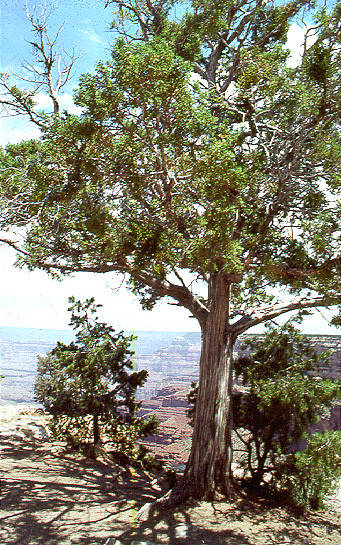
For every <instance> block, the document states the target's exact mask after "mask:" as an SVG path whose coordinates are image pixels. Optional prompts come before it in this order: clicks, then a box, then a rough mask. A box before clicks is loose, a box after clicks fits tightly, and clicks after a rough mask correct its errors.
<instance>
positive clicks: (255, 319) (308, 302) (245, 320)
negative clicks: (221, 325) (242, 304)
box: [231, 294, 341, 335]
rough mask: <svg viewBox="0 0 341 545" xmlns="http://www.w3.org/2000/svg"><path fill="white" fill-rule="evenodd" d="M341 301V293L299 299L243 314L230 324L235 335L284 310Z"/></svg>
mask: <svg viewBox="0 0 341 545" xmlns="http://www.w3.org/2000/svg"><path fill="white" fill-rule="evenodd" d="M340 303H341V294H340V295H333V296H331V295H323V296H320V297H315V298H314V299H305V298H304V299H299V300H298V301H295V302H292V303H289V304H288V305H281V306H277V307H274V308H272V309H264V310H260V311H259V312H256V313H254V315H253V316H252V315H247V316H243V317H242V318H240V320H238V321H237V322H235V323H234V324H232V325H231V329H232V330H233V333H234V334H235V335H240V334H241V333H244V332H245V331H247V330H248V329H250V328H251V327H254V326H256V325H258V324H262V323H264V322H267V321H269V320H273V319H274V318H277V317H278V316H281V315H282V314H285V313H286V312H291V311H294V310H303V309H306V308H316V307H326V306H334V305H339V304H340Z"/></svg>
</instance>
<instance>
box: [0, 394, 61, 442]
mask: <svg viewBox="0 0 341 545" xmlns="http://www.w3.org/2000/svg"><path fill="white" fill-rule="evenodd" d="M50 437H51V432H50V430H49V428H48V416H47V415H46V414H45V413H44V411H43V410H42V409H40V408H39V407H37V406H34V405H29V404H23V403H20V404H18V405H1V407H0V438H1V440H4V439H8V440H21V439H33V440H38V441H50Z"/></svg>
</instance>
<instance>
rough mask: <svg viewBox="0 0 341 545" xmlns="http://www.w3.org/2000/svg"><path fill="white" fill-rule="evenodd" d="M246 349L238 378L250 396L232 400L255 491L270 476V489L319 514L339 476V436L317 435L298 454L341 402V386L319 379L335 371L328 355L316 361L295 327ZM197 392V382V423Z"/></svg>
mask: <svg viewBox="0 0 341 545" xmlns="http://www.w3.org/2000/svg"><path fill="white" fill-rule="evenodd" d="M242 349H243V350H244V351H245V355H243V356H241V357H239V358H237V360H236V361H235V372H236V377H238V378H240V379H241V380H242V383H243V386H244V389H243V390H242V391H240V389H238V388H237V389H236V390H235V391H234V393H233V428H234V431H235V433H236V434H237V436H238V438H239V440H240V441H241V443H242V444H243V448H245V453H246V454H245V456H244V457H243V458H242V460H241V463H242V465H243V466H244V468H245V471H246V474H247V475H248V476H249V477H251V482H252V484H253V485H254V486H256V487H258V486H260V485H261V484H262V483H264V479H265V480H266V481H268V480H269V476H271V481H270V482H271V486H272V487H274V488H282V489H288V496H289V498H290V501H291V502H293V503H295V504H297V505H302V506H303V507H306V506H308V504H309V505H311V506H314V505H315V506H316V507H320V506H321V501H322V497H323V494H324V493H325V492H326V491H328V489H329V488H330V487H331V482H332V481H333V480H334V479H336V478H337V477H338V475H339V474H340V470H341V468H340V452H341V451H340V450H338V447H339V446H340V432H335V433H334V432H330V433H329V434H315V435H313V436H312V437H311V438H309V439H308V444H307V446H306V448H305V449H304V450H303V451H301V452H298V453H295V454H294V453H293V451H294V450H295V448H296V446H297V445H298V444H299V442H300V441H301V440H306V439H307V437H308V436H307V430H308V428H309V426H310V425H311V424H314V423H316V422H318V420H319V419H320V418H321V417H326V416H328V415H329V411H330V405H331V403H332V402H333V401H335V400H336V399H337V397H338V396H339V395H340V385H339V384H338V383H337V382H335V381H331V380H327V379H321V378H319V377H315V376H313V375H312V372H313V371H314V373H316V372H318V369H319V367H320V366H321V365H323V366H325V365H328V358H329V353H328V352H327V353H322V354H317V353H316V352H315V350H314V348H313V346H312V345H311V342H310V341H309V339H308V338H307V337H305V336H304V335H303V334H301V333H300V332H299V331H298V330H297V329H296V328H295V326H294V325H292V324H291V323H290V322H289V323H287V324H286V325H284V326H283V327H280V328H279V327H273V326H269V327H268V329H267V331H266V333H265V334H264V336H263V337H262V338H261V339H256V340H255V339H252V338H251V339H249V340H246V341H245V342H244V345H243V346H242ZM197 391H198V389H197V386H196V384H195V383H193V384H192V389H191V392H190V393H189V395H188V401H189V403H190V409H189V411H188V416H189V418H190V419H191V422H193V416H194V411H195V403H196V397H197ZM324 464H326V466H325V467H324ZM334 470H335V471H334ZM293 483H294V484H293Z"/></svg>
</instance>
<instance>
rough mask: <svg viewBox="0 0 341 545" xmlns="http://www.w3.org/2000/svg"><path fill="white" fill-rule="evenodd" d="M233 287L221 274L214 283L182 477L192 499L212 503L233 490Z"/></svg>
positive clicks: (204, 331) (203, 335)
mask: <svg viewBox="0 0 341 545" xmlns="http://www.w3.org/2000/svg"><path fill="white" fill-rule="evenodd" d="M229 289H230V286H229V284H228V283H227V282H226V277H225V276H224V274H223V273H218V274H217V275H216V276H215V278H214V279H213V281H212V300H211V311H210V313H209V316H208V319H207V322H206V326H205V328H204V329H203V331H202V352H201V359H200V381H199V390H198V398H197V403H196V411H195V418H194V429H193V439H192V448H191V453H190V456H189V460H188V463H187V466H186V469H185V473H184V476H183V481H184V484H185V483H186V486H188V487H189V488H190V495H191V496H193V497H198V498H206V499H212V498H213V497H214V496H215V494H216V492H220V493H223V494H226V495H228V494H229V493H230V490H231V462H232V446H231V430H232V405H231V399H232V397H231V391H232V366H233V362H232V350H233V342H234V339H233V338H232V335H231V334H230V333H229V330H228V311H229V305H228V299H229Z"/></svg>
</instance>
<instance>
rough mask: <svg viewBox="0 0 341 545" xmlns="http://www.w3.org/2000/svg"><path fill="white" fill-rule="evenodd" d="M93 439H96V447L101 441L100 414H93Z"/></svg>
mask: <svg viewBox="0 0 341 545" xmlns="http://www.w3.org/2000/svg"><path fill="white" fill-rule="evenodd" d="M92 422H93V440H94V447H96V446H97V445H98V443H99V439H100V437H99V424H98V414H94V415H93V420H92Z"/></svg>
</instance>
